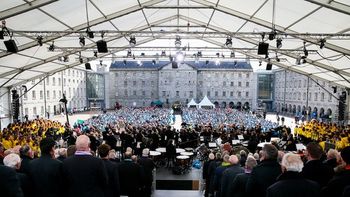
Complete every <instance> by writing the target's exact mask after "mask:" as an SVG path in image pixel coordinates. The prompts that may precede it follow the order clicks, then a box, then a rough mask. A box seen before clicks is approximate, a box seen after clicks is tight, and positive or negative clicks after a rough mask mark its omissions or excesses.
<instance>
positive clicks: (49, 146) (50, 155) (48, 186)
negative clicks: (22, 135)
mask: <svg viewBox="0 0 350 197" xmlns="http://www.w3.org/2000/svg"><path fill="white" fill-rule="evenodd" d="M54 147H55V141H54V140H53V139H52V138H44V139H42V140H41V141H40V150H41V157H40V158H37V159H34V160H33V161H31V162H30V164H29V177H30V178H31V180H32V182H33V185H34V194H35V196H36V197H41V196H42V197H59V196H62V192H63V191H62V182H63V180H62V162H60V161H58V160H57V159H55V153H54V152H55V149H54Z"/></svg>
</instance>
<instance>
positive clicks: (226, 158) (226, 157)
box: [222, 154, 230, 162]
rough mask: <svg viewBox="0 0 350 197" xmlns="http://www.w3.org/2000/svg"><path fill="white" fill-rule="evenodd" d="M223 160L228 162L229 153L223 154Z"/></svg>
mask: <svg viewBox="0 0 350 197" xmlns="http://www.w3.org/2000/svg"><path fill="white" fill-rule="evenodd" d="M222 159H223V160H224V162H229V159H230V155H227V154H226V155H224V157H223V158H222Z"/></svg>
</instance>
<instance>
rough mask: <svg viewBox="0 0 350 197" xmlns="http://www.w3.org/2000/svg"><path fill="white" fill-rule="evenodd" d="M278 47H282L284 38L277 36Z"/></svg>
mask: <svg viewBox="0 0 350 197" xmlns="http://www.w3.org/2000/svg"><path fill="white" fill-rule="evenodd" d="M276 47H277V48H278V49H280V48H282V38H277V40H276Z"/></svg>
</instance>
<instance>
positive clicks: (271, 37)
mask: <svg viewBox="0 0 350 197" xmlns="http://www.w3.org/2000/svg"><path fill="white" fill-rule="evenodd" d="M276 34H277V33H276V31H271V32H270V33H269V40H273V39H275V38H276Z"/></svg>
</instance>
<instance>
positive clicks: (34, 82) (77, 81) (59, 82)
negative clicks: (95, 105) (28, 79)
mask: <svg viewBox="0 0 350 197" xmlns="http://www.w3.org/2000/svg"><path fill="white" fill-rule="evenodd" d="M71 82H72V83H75V82H76V83H83V80H75V79H73V80H71V79H68V84H71ZM84 82H85V80H84ZM35 84H36V80H32V85H35ZM39 84H40V85H43V82H42V81H41V82H40V83H39ZM45 85H50V78H49V77H47V78H46V81H45ZM57 85H58V86H61V85H62V82H61V78H57ZM63 85H64V86H66V78H64V79H63ZM52 86H56V78H55V77H52Z"/></svg>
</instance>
